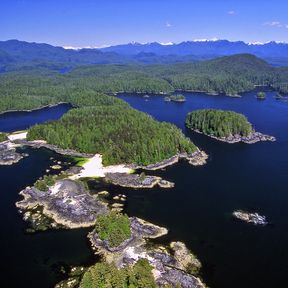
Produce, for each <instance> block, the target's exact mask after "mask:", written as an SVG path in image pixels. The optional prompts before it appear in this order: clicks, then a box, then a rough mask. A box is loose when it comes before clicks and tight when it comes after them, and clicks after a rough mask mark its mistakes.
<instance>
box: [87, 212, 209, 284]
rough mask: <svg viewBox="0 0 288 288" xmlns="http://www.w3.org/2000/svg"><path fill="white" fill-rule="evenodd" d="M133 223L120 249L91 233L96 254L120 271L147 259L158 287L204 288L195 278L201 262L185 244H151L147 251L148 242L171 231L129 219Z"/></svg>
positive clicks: (134, 218) (94, 232) (142, 221)
mask: <svg viewBox="0 0 288 288" xmlns="http://www.w3.org/2000/svg"><path fill="white" fill-rule="evenodd" d="M130 223H131V224H130V226H131V237H130V238H129V239H127V240H126V241H124V242H123V243H122V244H120V245H119V246H117V247H110V246H109V244H108V242H107V241H105V240H101V239H100V238H99V236H98V234H97V233H96V231H95V230H94V231H92V232H90V233H89V234H88V238H89V240H90V242H91V245H92V247H93V249H94V250H95V254H97V255H101V257H102V258H103V260H104V261H106V262H108V263H112V262H113V263H115V264H116V267H118V268H121V267H124V266H126V265H130V266H131V265H134V264H135V263H136V262H137V261H138V260H139V259H147V260H148V261H149V263H150V265H151V266H152V267H153V270H152V273H153V275H154V278H155V280H156V283H157V284H158V285H159V287H162V286H164V285H171V286H172V287H178V286H177V285H179V286H180V287H182V288H204V287H205V285H204V284H203V283H202V281H201V280H200V279H199V278H198V277H197V276H195V275H197V273H198V272H199V269H200V268H201V263H200V262H199V260H198V259H197V258H196V257H195V256H194V255H193V254H192V253H191V252H190V251H189V250H188V249H187V247H186V246H185V244H184V243H182V242H172V243H171V244H170V248H169V249H167V248H165V247H163V246H159V245H158V246H157V245H154V246H153V245H152V246H151V245H150V248H148V246H147V245H146V244H147V242H148V241H149V239H153V238H158V237H161V236H163V235H165V234H167V233H168V230H167V229H166V228H163V227H159V226H156V225H153V224H151V223H149V222H146V221H144V220H142V219H139V218H136V217H132V218H130ZM168 250H170V252H169V251H168ZM193 274H194V275H193Z"/></svg>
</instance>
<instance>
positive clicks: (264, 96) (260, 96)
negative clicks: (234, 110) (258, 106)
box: [256, 91, 266, 100]
mask: <svg viewBox="0 0 288 288" xmlns="http://www.w3.org/2000/svg"><path fill="white" fill-rule="evenodd" d="M256 98H257V99H259V100H265V99H266V93H265V92H262V91H261V92H258V93H257V96H256Z"/></svg>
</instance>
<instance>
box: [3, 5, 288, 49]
mask: <svg viewBox="0 0 288 288" xmlns="http://www.w3.org/2000/svg"><path fill="white" fill-rule="evenodd" d="M8 39H19V40H24V41H28V42H40V43H49V44H52V45H56V46H68V47H70V46H71V47H103V46H109V45H116V44H122V43H129V42H139V43H147V42H159V43H169V42H174V43H179V42H182V41H191V40H195V39H227V40H231V41H237V40H242V41H245V42H253V43H254V42H268V41H282V42H288V1H287V0H199V1H198V0H197V1H194V0H174V1H172V0H0V40H8Z"/></svg>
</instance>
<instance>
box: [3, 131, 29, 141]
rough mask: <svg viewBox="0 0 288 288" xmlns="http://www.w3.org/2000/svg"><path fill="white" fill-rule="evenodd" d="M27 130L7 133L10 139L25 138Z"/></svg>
mask: <svg viewBox="0 0 288 288" xmlns="http://www.w3.org/2000/svg"><path fill="white" fill-rule="evenodd" d="M26 136H27V132H20V133H13V134H10V135H8V139H9V140H10V141H14V140H23V139H26Z"/></svg>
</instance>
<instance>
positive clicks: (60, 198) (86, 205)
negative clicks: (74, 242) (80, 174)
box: [16, 179, 108, 228]
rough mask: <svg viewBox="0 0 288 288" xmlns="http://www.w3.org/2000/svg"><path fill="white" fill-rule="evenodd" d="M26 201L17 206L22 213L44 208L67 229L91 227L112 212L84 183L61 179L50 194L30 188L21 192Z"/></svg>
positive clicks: (46, 212) (45, 213) (48, 214)
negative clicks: (103, 215)
mask: <svg viewBox="0 0 288 288" xmlns="http://www.w3.org/2000/svg"><path fill="white" fill-rule="evenodd" d="M20 195H22V196H23V197H24V199H23V200H21V201H19V202H17V203H16V206H17V207H18V208H19V209H21V210H29V209H34V208H35V207H38V206H41V207H43V214H44V215H46V216H48V217H49V218H51V219H53V220H54V222H56V223H57V224H60V225H63V226H64V227H67V228H79V227H89V226H93V225H94V224H95V221H96V218H97V215H99V214H106V213H108V208H107V207H106V205H105V204H103V203H102V202H100V201H99V200H97V198H96V197H94V196H91V195H90V194H89V193H88V192H87V191H86V190H85V188H84V186H83V184H82V183H80V182H75V181H72V180H70V179H64V180H58V181H56V183H55V185H53V186H52V187H50V188H49V190H48V191H47V192H43V191H39V190H38V189H36V188H35V187H27V188H25V189H24V190H22V191H21V192H20Z"/></svg>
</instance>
